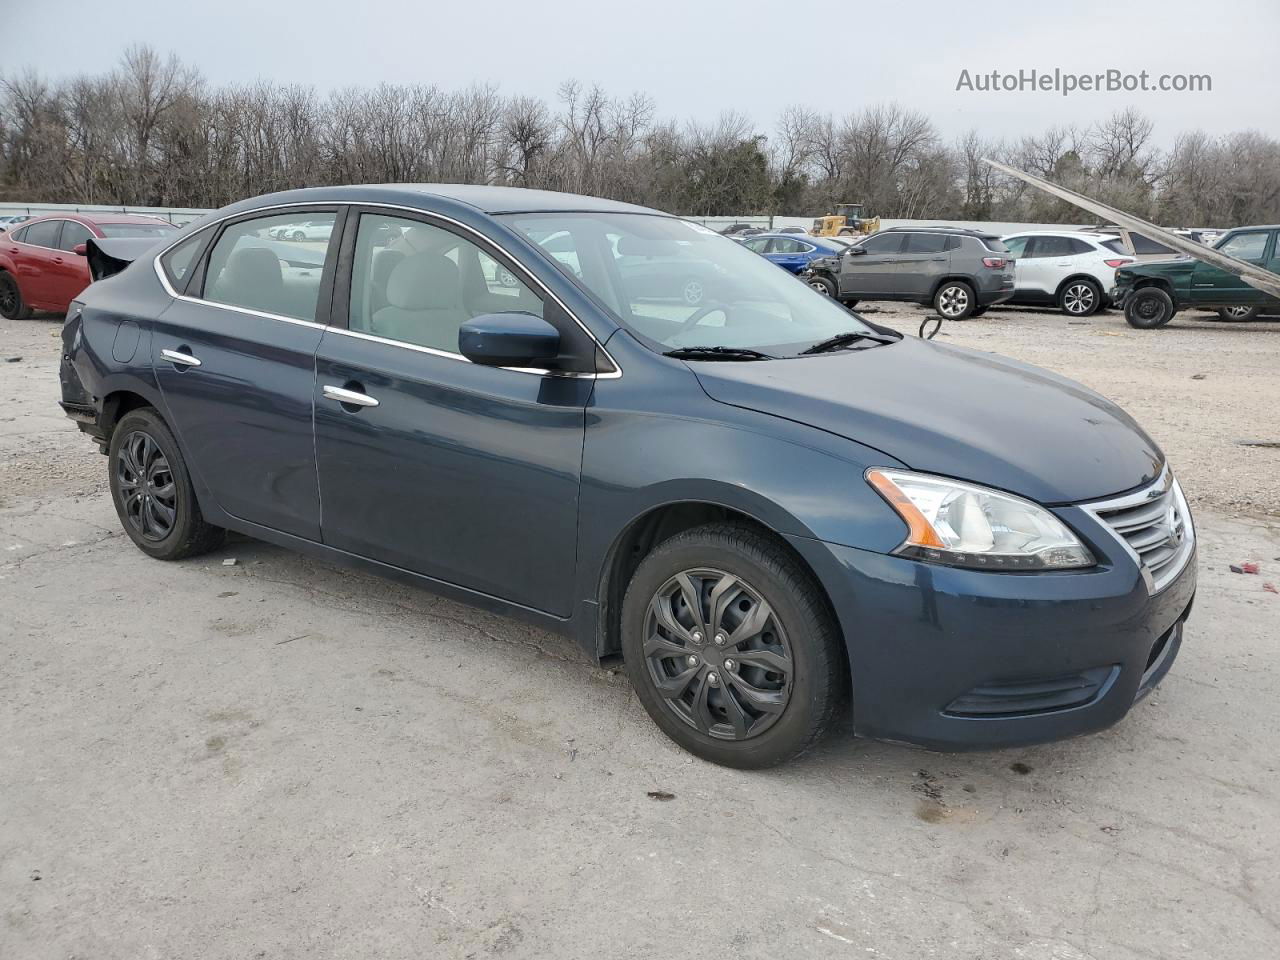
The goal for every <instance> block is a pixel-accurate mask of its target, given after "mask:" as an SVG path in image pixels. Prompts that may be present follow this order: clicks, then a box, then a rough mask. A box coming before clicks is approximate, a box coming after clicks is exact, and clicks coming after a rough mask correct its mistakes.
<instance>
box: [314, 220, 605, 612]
mask: <svg viewBox="0 0 1280 960" xmlns="http://www.w3.org/2000/svg"><path fill="white" fill-rule="evenodd" d="M388 237H399V239H392V240H390V241H388V240H387V238H388ZM550 242H551V243H553V244H557V246H558V248H563V249H560V252H559V253H557V257H558V258H559V257H568V256H569V255H570V254H572V258H573V260H574V262H576V259H577V257H576V252H575V251H574V247H573V238H572V237H570V236H568V235H566V236H565V237H563V238H561V239H560V240H556V239H552V240H551V241H550ZM341 262H342V263H343V269H342V270H341V271H340V280H339V283H338V287H337V290H336V292H335V296H334V313H335V315H334V320H335V327H334V328H331V329H330V330H328V331H327V332H326V333H325V335H324V338H323V340H322V341H321V343H320V348H319V352H318V354H317V357H316V383H315V449H316V463H317V469H318V472H319V476H320V495H321V502H322V503H323V504H324V517H323V522H322V527H323V535H324V542H325V543H326V544H328V545H330V546H333V547H336V548H338V549H340V550H345V551H348V552H350V553H354V554H357V555H359V556H362V557H368V558H370V559H373V560H377V561H380V562H382V563H386V564H390V565H391V566H394V567H399V568H401V569H404V570H410V571H413V572H415V573H419V574H424V575H426V576H429V577H433V578H435V579H437V580H442V581H445V582H447V583H451V584H455V585H457V586H461V587H465V588H467V589H470V590H475V591H478V592H480V593H484V594H487V595H489V596H495V597H499V598H501V599H503V600H507V601H510V602H514V603H518V604H521V605H523V606H526V607H530V608H533V609H536V610H540V611H543V612H547V613H552V614H554V615H557V616H562V617H563V616H568V615H569V613H570V612H571V611H572V606H573V578H574V568H575V558H576V550H577V546H576V543H577V527H578V488H579V483H580V479H581V472H582V443H583V438H584V435H585V420H586V404H587V399H588V398H589V397H590V394H591V389H592V387H593V385H594V383H595V381H594V379H591V378H589V377H581V378H578V377H569V376H558V377H557V376H544V375H539V374H536V373H531V372H528V371H523V370H506V369H499V368H494V367H486V366H481V365H478V364H473V363H471V362H469V361H468V360H467V359H466V358H465V357H462V356H461V355H460V354H459V353H458V328H459V327H460V326H461V325H462V323H463V322H464V321H466V320H468V319H470V318H471V317H473V316H478V315H480V314H483V313H497V312H511V311H515V312H526V313H532V314H535V315H537V316H543V317H545V318H546V319H547V320H548V321H550V322H551V323H553V324H555V325H557V326H558V327H560V329H561V335H562V337H564V338H565V341H566V342H568V340H569V338H571V337H573V336H575V335H576V336H578V337H583V336H586V335H585V334H584V333H582V332H581V331H580V330H577V331H575V329H574V327H575V325H574V324H573V323H572V321H571V320H570V319H569V318H568V317H567V316H566V315H565V314H564V313H563V310H562V308H560V307H559V306H558V304H556V303H555V301H554V300H551V299H544V296H543V295H542V294H539V293H536V292H535V290H534V284H533V283H532V281H531V279H530V277H529V275H528V274H527V273H526V272H525V271H524V270H523V269H522V268H521V267H520V266H519V265H518V264H517V263H515V262H514V261H512V260H509V259H508V258H506V256H505V255H504V254H502V253H501V252H500V251H498V250H496V249H495V248H494V247H492V246H490V245H489V244H488V242H487V241H485V240H484V239H483V238H481V237H479V236H478V235H476V234H473V233H470V232H468V231H464V230H463V229H462V228H460V227H457V226H456V225H454V224H451V223H448V222H445V221H441V220H438V219H434V218H432V217H430V216H429V215H425V214H424V215H422V216H418V215H415V214H409V213H404V214H401V213H399V212H398V211H397V213H396V214H395V215H391V214H388V213H387V212H385V211H379V210H373V209H370V210H365V211H362V212H361V213H360V215H359V219H358V221H356V220H355V214H354V213H353V215H352V220H351V221H350V222H349V225H348V228H347V236H346V238H344V241H343V254H342V259H341ZM562 262H564V261H563V260H562ZM503 272H505V273H506V274H507V275H509V277H510V279H508V280H506V281H505V282H504V280H503V279H502V274H503ZM490 277H495V278H498V279H494V280H491V279H489V278H490ZM511 279H514V280H515V283H511ZM344 328H345V329H344ZM341 391H345V392H341ZM353 394H354V395H356V397H357V398H358V399H357V402H355V403H352V402H350V399H351V397H352V395H353Z"/></svg>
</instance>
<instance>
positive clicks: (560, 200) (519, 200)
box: [367, 183, 661, 214]
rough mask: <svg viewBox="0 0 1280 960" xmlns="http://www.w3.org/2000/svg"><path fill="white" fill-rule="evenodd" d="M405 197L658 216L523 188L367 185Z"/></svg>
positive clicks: (524, 209)
mask: <svg viewBox="0 0 1280 960" xmlns="http://www.w3.org/2000/svg"><path fill="white" fill-rule="evenodd" d="M367 186H371V187H380V188H382V189H386V190H400V191H404V192H405V193H425V194H428V195H430V196H434V197H446V198H448V199H450V200H457V201H458V202H460V203H466V204H470V205H471V206H473V207H476V208H477V209H479V210H483V211H484V212H485V213H492V214H497V213H569V212H572V213H660V212H661V211H658V210H653V209H651V208H649V207H641V206H637V205H636V204H633V203H622V202H621V201H618V200H605V199H604V198H602V197H588V196H584V195H583V194H578V193H558V192H557V191H555V190H530V189H527V188H525V187H491V186H486V185H483V184H470V183H375V184H367Z"/></svg>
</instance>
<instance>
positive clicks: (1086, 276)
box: [1053, 273, 1107, 306]
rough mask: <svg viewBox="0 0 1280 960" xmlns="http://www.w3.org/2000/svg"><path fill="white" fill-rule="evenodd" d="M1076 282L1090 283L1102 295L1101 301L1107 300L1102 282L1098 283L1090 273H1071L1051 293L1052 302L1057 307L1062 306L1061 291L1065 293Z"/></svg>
mask: <svg viewBox="0 0 1280 960" xmlns="http://www.w3.org/2000/svg"><path fill="white" fill-rule="evenodd" d="M1077 280H1087V281H1088V282H1089V283H1092V284H1093V285H1094V286H1095V287H1097V288H1098V292H1099V293H1100V294H1102V299H1103V300H1106V299H1107V289H1106V286H1105V285H1104V284H1103V283H1102V282H1100V281H1099V280H1098V278H1097V277H1095V276H1094V275H1093V274H1091V273H1073V274H1071V275H1070V276H1068V277H1066V278H1064V279H1063V281H1062V282H1061V283H1059V284H1058V288H1057V289H1056V290H1055V291H1054V292H1053V302H1054V303H1055V304H1057V305H1058V306H1062V294H1063V291H1065V290H1066V289H1067V287H1068V286H1070V285H1071V284H1073V283H1075V282H1076V281H1077Z"/></svg>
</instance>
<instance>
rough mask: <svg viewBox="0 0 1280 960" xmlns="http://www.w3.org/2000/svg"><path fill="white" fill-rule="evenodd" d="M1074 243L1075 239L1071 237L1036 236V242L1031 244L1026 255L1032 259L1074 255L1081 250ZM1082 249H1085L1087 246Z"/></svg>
mask: <svg viewBox="0 0 1280 960" xmlns="http://www.w3.org/2000/svg"><path fill="white" fill-rule="evenodd" d="M1076 243H1077V241H1076V240H1074V239H1072V238H1071V237H1036V242H1035V243H1033V244H1032V245H1031V252H1030V253H1029V254H1028V255H1027V256H1028V257H1030V258H1031V259H1033V260H1036V259H1043V258H1046V257H1071V256H1075V255H1076V254H1077V253H1080V252H1082V251H1080V250H1077V249H1076V247H1075V244H1076ZM1081 246H1083V244H1082V245H1081ZM1084 249H1086V250H1087V249H1088V247H1085V248H1084Z"/></svg>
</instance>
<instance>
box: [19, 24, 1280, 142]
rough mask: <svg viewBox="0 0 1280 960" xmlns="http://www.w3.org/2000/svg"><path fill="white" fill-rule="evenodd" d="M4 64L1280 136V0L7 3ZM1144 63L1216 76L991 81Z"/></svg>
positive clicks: (757, 118)
mask: <svg viewBox="0 0 1280 960" xmlns="http://www.w3.org/2000/svg"><path fill="white" fill-rule="evenodd" d="M0 24H3V25H4V27H5V30H4V33H5V44H4V54H3V56H2V57H0V76H9V75H13V74H15V73H17V72H20V71H22V70H23V69H24V68H26V67H28V66H30V67H35V68H37V69H38V70H40V71H42V72H43V73H45V74H46V75H48V76H51V77H57V76H66V75H69V74H74V73H97V72H99V71H105V70H108V69H110V68H111V67H113V66H114V65H115V64H116V63H117V62H118V61H119V59H120V55H121V53H122V51H123V50H124V49H125V48H126V47H127V46H129V45H130V44H132V43H146V44H149V45H151V46H153V47H155V48H156V49H158V50H160V51H161V52H165V53H167V52H170V51H172V52H174V53H176V54H177V55H178V56H179V57H181V58H182V59H183V60H184V61H185V62H187V63H190V64H192V65H194V66H197V67H198V68H199V69H200V70H201V71H202V73H203V74H204V76H205V77H206V78H207V79H208V80H209V81H211V82H213V83H218V84H222V83H249V82H252V81H254V80H257V79H268V80H274V81H278V82H282V83H301V84H306V85H310V86H314V87H316V88H317V89H318V90H320V91H322V92H327V91H328V90H330V89H334V88H338V87H343V86H348V85H373V84H377V83H379V82H382V81H387V82H390V83H429V84H436V85H438V86H441V87H445V88H459V87H465V86H468V85H470V84H472V83H482V84H496V85H497V86H498V87H499V89H500V90H501V91H502V92H504V93H507V94H513V93H522V94H535V95H538V96H542V97H544V98H547V99H553V98H554V97H555V93H556V89H557V87H558V86H559V85H560V84H561V83H562V82H563V81H565V80H569V79H576V80H579V81H581V82H582V83H583V84H586V85H590V84H593V83H594V84H599V85H600V86H601V87H603V88H604V89H606V90H607V91H609V92H610V93H613V94H615V95H623V96H625V95H629V94H631V93H633V92H636V91H640V92H644V93H647V94H648V95H649V96H650V97H652V99H653V101H654V103H655V105H656V109H657V114H658V115H659V116H660V117H663V118H675V119H679V120H688V119H693V120H700V121H710V120H714V119H715V118H716V117H717V116H718V115H719V114H721V113H722V112H725V111H736V112H739V113H742V114H745V115H747V116H748V117H750V118H751V119H752V120H753V121H754V122H755V123H756V124H757V126H758V127H759V128H762V129H771V128H772V127H773V124H774V121H775V120H776V118H777V116H778V115H779V113H780V112H781V111H782V110H783V109H784V108H785V107H787V106H788V105H792V104H801V105H804V106H806V107H808V108H809V109H812V110H817V111H820V112H823V113H826V112H831V113H834V114H837V115H839V114H843V113H847V112H852V111H855V110H858V109H860V108H862V107H865V106H867V105H870V104H874V103H878V102H888V101H894V102H897V103H899V104H901V105H903V106H905V107H909V108H913V109H918V110H921V111H923V112H924V113H926V114H928V115H929V116H930V117H931V118H932V119H933V121H934V123H935V124H936V126H937V127H938V129H939V130H940V132H941V133H942V134H943V135H944V136H946V137H948V138H950V137H956V136H960V135H962V134H963V133H964V132H966V131H968V130H970V129H977V130H978V131H979V132H980V133H982V134H983V135H984V136H987V137H992V138H1010V139H1016V138H1018V137H1020V136H1022V135H1025V134H1030V133H1038V132H1040V131H1042V130H1043V129H1045V128H1046V127H1048V126H1052V125H1065V124H1077V125H1080V126H1088V125H1089V124H1091V123H1093V122H1094V121H1096V120H1098V119H1100V118H1102V117H1105V116H1106V115H1108V114H1110V113H1111V112H1112V111H1114V110H1116V109H1121V108H1124V107H1127V106H1130V105H1134V106H1137V107H1139V108H1140V109H1141V110H1142V111H1143V112H1145V113H1146V114H1147V115H1148V116H1150V117H1151V118H1152V119H1153V120H1154V121H1155V124H1156V138H1157V141H1159V142H1161V143H1168V142H1171V141H1172V139H1173V137H1174V136H1175V135H1176V134H1177V133H1178V132H1180V131H1183V130H1190V129H1203V130H1206V131H1208V132H1209V133H1226V132H1229V131H1233V130H1240V129H1256V130H1261V131H1262V132H1264V133H1268V134H1270V135H1272V136H1278V135H1280V96H1277V95H1276V91H1275V83H1274V76H1273V74H1274V70H1273V68H1274V65H1275V61H1274V48H1275V43H1276V40H1277V39H1280V0H1218V2H1209V0H1205V2H1199V3H1196V2H1191V0H1162V2H1159V0H1158V2H1151V0H1110V2H1098V0H1076V2H1067V0H1057V2H1052V3H1047V2H1036V0H1023V2H1020V3H1008V2H1005V3H995V2H987V3H981V2H959V0H951V2H941V0H911V2H896V3H895V2H890V0H879V2H875V0H873V2H866V0H825V2H810V3H794V2H784V0H736V2H733V0H640V2H635V3H624V2H618V0H613V2H610V0H590V2H587V0H555V2H552V3H548V2H546V0H542V2H538V0H488V2H483V3H458V2H457V0H453V2H447V3H442V2H437V0H418V2H412V0H374V2H367V3H361V2H360V0H205V2H202V3H183V2H180V0H113V2H110V3H104V2H102V0H37V2H32V0H0ZM1055 69H1057V70H1060V71H1063V72H1064V73H1075V74H1087V75H1094V74H1098V73H1105V72H1106V71H1107V70H1116V71H1119V72H1121V73H1132V74H1137V73H1138V72H1139V71H1142V70H1146V71H1147V72H1148V73H1149V75H1150V81H1151V82H1152V83H1156V82H1158V78H1159V77H1161V76H1162V75H1166V74H1167V75H1173V74H1182V75H1186V74H1207V75H1208V76H1209V77H1210V78H1211V84H1212V89H1211V90H1209V91H1206V92H1182V93H1177V92H1160V91H1154V90H1153V91H1148V92H1133V93H1126V92H1116V93H1108V92H1105V91H1104V92H1083V91H1076V92H1073V93H1072V94H1070V95H1068V96H1063V95H1062V94H1061V93H1060V92H1055V91H1052V90H1050V91H1044V90H1035V91H1022V92H1006V91H1001V92H995V93H991V92H981V91H980V90H976V89H959V90H958V89H957V86H958V85H960V84H961V83H963V82H964V77H965V74H964V73H963V72H962V71H968V78H969V84H970V85H971V86H974V87H976V86H978V84H979V83H980V81H979V80H978V79H977V78H978V77H979V76H980V75H985V74H990V73H991V72H992V71H993V70H994V71H1000V72H1001V73H1002V74H1017V73H1018V72H1019V71H1030V70H1036V71H1039V72H1040V74H1041V75H1042V76H1043V75H1046V74H1048V75H1052V73H1053V71H1054V70H1055Z"/></svg>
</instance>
